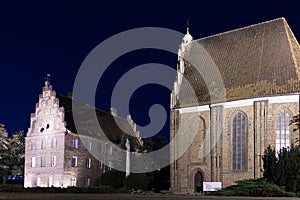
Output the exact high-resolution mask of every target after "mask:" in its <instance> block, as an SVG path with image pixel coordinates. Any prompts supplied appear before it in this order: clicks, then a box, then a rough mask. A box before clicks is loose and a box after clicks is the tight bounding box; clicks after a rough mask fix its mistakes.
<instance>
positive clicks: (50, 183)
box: [49, 176, 53, 187]
mask: <svg viewBox="0 0 300 200" xmlns="http://www.w3.org/2000/svg"><path fill="white" fill-rule="evenodd" d="M52 186H53V179H52V177H51V176H50V177H49V187H52Z"/></svg>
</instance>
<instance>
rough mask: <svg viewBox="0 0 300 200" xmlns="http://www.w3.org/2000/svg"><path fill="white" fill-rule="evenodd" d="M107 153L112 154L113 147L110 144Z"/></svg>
mask: <svg viewBox="0 0 300 200" xmlns="http://www.w3.org/2000/svg"><path fill="white" fill-rule="evenodd" d="M109 154H110V155H112V154H113V147H112V146H110V147H109Z"/></svg>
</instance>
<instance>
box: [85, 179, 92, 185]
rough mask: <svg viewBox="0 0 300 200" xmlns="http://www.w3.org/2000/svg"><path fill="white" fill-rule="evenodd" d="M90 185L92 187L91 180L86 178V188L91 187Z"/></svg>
mask: <svg viewBox="0 0 300 200" xmlns="http://www.w3.org/2000/svg"><path fill="white" fill-rule="evenodd" d="M90 185H91V178H86V180H85V186H90Z"/></svg>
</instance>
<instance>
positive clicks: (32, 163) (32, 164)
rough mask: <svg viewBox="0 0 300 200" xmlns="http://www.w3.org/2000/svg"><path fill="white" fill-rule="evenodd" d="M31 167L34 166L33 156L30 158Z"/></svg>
mask: <svg viewBox="0 0 300 200" xmlns="http://www.w3.org/2000/svg"><path fill="white" fill-rule="evenodd" d="M31 167H35V157H32V158H31Z"/></svg>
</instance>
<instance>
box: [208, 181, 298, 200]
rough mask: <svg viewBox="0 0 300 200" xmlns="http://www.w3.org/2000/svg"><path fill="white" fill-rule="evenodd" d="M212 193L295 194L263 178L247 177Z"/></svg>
mask: <svg viewBox="0 0 300 200" xmlns="http://www.w3.org/2000/svg"><path fill="white" fill-rule="evenodd" d="M236 183H237V184H236V185H233V186H229V187H227V188H224V189H221V190H219V191H217V192H212V193H210V194H212V195H220V196H263V197H287V196H296V194H295V193H291V192H289V193H288V192H286V191H285V190H284V188H283V187H280V186H278V185H275V184H273V183H270V182H267V181H266V180H265V179H248V180H240V181H237V182H236Z"/></svg>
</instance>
